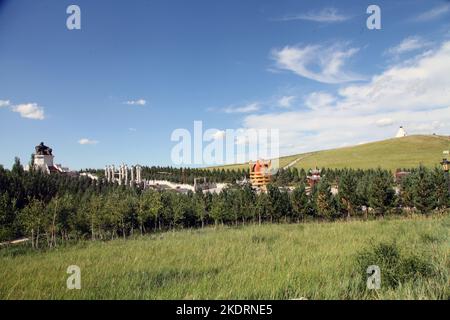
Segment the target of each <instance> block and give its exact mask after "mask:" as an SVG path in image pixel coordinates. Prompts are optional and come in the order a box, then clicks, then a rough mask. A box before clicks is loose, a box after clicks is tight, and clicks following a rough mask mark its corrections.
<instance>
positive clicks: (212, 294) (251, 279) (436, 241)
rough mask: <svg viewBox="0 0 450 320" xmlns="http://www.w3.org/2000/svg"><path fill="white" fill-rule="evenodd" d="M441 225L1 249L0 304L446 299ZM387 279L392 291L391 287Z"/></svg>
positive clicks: (445, 224)
mask: <svg viewBox="0 0 450 320" xmlns="http://www.w3.org/2000/svg"><path fill="white" fill-rule="evenodd" d="M449 218H450V216H448V214H447V215H443V216H434V217H424V216H420V217H419V216H416V217H413V218H402V219H400V218H396V219H393V218H392V219H384V220H373V221H349V222H335V223H303V224H284V225H283V224H279V225H275V224H274V225H261V226H258V225H248V226H245V227H239V228H230V227H225V228H223V227H218V228H217V229H214V228H205V229H203V230H183V231H177V232H166V233H159V234H153V235H147V236H142V237H137V238H135V239H128V240H122V239H121V240H114V241H108V242H102V241H97V242H84V243H79V244H77V245H74V246H68V247H57V248H55V249H53V250H48V251H38V252H33V251H31V250H30V249H29V250H24V249H25V248H20V247H19V248H14V247H11V248H4V249H0V265H1V266H2V267H1V268H0V279H1V281H0V299H298V298H301V297H305V298H307V299H448V298H449V294H450V292H449V288H448V268H447V267H448V263H449V256H448V248H449V247H448V246H449V238H448V235H449V226H450V220H449ZM380 248H381V250H380ZM392 250H393V251H394V253H398V254H395V255H394V256H393V255H392ZM386 255H388V257H389V259H387V258H386ZM383 261H384V262H383ZM386 261H388V262H389V263H388V264H383V263H385V262H386ZM373 264H376V265H379V266H380V269H381V270H382V271H381V272H382V274H381V278H382V282H381V289H380V290H378V291H377V292H375V291H368V290H366V289H365V287H366V285H365V284H366V279H367V275H366V269H367V266H369V265H373ZM70 265H77V266H79V267H80V269H81V289H80V290H68V289H67V288H66V280H67V278H68V276H69V275H68V274H67V273H66V270H67V267H68V266H70ZM411 267H412V268H413V270H411ZM411 272H412V273H411ZM389 275H390V277H395V279H397V280H398V281H400V282H401V283H400V284H399V285H397V286H392V285H390V284H389V281H388V279H389Z"/></svg>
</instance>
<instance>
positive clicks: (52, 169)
mask: <svg viewBox="0 0 450 320" xmlns="http://www.w3.org/2000/svg"><path fill="white" fill-rule="evenodd" d="M54 158H55V156H54V155H53V150H52V149H51V148H49V147H47V146H46V145H45V144H44V143H43V142H41V143H40V144H39V145H37V146H36V147H35V153H33V155H32V162H31V166H32V168H33V169H34V170H39V171H42V172H44V173H46V174H55V173H59V174H66V175H70V176H74V177H76V176H86V177H88V178H90V179H92V180H97V179H98V177H97V176H95V175H93V174H90V173H81V174H79V173H78V172H76V171H70V169H69V168H67V167H63V166H62V165H61V164H55V163H53V160H54ZM25 170H26V171H29V170H30V166H27V167H25Z"/></svg>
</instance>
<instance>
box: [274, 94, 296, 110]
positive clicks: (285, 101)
mask: <svg viewBox="0 0 450 320" xmlns="http://www.w3.org/2000/svg"><path fill="white" fill-rule="evenodd" d="M295 98H296V97H295V96H283V97H281V98H280V99H279V100H278V102H277V104H278V106H279V107H282V108H289V107H291V105H292V102H294V100H295Z"/></svg>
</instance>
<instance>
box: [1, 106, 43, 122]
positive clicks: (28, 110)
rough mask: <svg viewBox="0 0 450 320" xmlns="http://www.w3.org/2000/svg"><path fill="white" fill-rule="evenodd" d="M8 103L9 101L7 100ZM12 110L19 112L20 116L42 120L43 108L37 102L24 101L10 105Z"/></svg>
mask: <svg viewBox="0 0 450 320" xmlns="http://www.w3.org/2000/svg"><path fill="white" fill-rule="evenodd" d="M8 103H9V102H8ZM11 109H12V111H14V112H17V113H19V114H20V116H21V117H22V118H27V119H34V120H44V119H45V115H44V108H43V107H41V106H39V105H38V104H37V103H25V104H19V105H15V106H12V108H11Z"/></svg>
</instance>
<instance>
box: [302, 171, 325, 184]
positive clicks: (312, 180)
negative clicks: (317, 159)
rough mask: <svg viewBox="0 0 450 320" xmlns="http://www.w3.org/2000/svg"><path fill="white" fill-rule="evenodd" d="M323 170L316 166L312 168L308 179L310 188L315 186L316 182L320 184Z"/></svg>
mask: <svg viewBox="0 0 450 320" xmlns="http://www.w3.org/2000/svg"><path fill="white" fill-rule="evenodd" d="M321 172H322V170H320V169H319V168H315V169H312V170H309V174H310V175H309V176H307V177H306V178H307V180H308V185H309V187H310V188H312V187H314V186H315V185H316V184H318V183H319V182H320V179H321V176H320V174H321Z"/></svg>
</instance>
